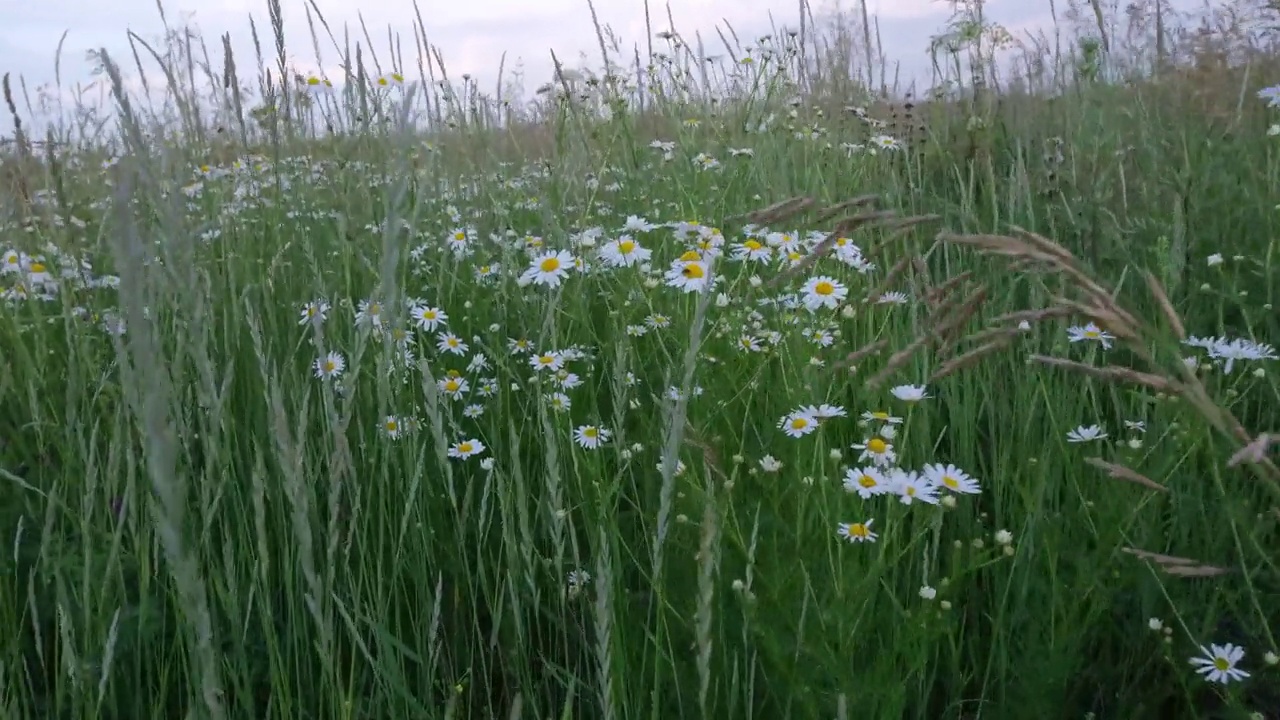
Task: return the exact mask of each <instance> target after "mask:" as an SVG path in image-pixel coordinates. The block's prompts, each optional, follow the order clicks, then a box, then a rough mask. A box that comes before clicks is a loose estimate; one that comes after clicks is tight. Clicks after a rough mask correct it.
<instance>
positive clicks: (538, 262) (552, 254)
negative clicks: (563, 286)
mask: <svg viewBox="0 0 1280 720" xmlns="http://www.w3.org/2000/svg"><path fill="white" fill-rule="evenodd" d="M572 267H574V259H573V255H571V254H570V253H568V252H566V251H564V250H549V251H547V252H544V253H542V254H540V255H537V256H535V257H534V258H533V260H532V261H531V262H530V263H529V269H528V270H525V271H524V274H523V275H521V276H520V280H521V282H522V283H523V284H525V285H528V284H530V283H532V284H534V285H545V286H546V287H549V288H557V287H560V283H561V281H563V280H564V279H565V277H567V276H568V275H569V269H570V268H572Z"/></svg>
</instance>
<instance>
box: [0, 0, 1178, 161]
mask: <svg viewBox="0 0 1280 720" xmlns="http://www.w3.org/2000/svg"><path fill="white" fill-rule="evenodd" d="M827 1H828V2H830V1H832V0H827ZM1193 1H1194V0H1183V2H1185V3H1191V2H1193ZM306 2H307V0H281V5H282V8H283V14H284V17H285V38H286V45H287V46H288V47H289V48H290V57H291V60H292V62H293V63H294V65H295V67H296V68H297V69H299V70H301V71H304V72H307V71H314V70H316V69H320V68H317V66H316V62H315V53H314V51H313V49H312V44H311V39H310V37H309V34H308V30H307V25H306V17H305V7H306ZM868 2H869V5H870V7H871V9H872V11H873V12H874V14H875V15H876V16H877V17H878V18H879V20H880V27H881V34H882V37H883V42H884V46H885V48H886V50H887V51H888V52H889V53H890V55H891V58H890V59H891V60H894V61H898V62H901V63H902V64H903V67H904V69H905V70H906V71H908V74H910V73H911V72H914V73H916V74H917V75H918V76H927V75H926V69H927V67H928V65H927V59H926V54H925V48H926V46H927V44H928V42H929V38H930V36H931V35H933V34H935V33H937V32H938V30H939V29H940V28H941V27H942V26H943V24H944V23H945V21H946V19H947V17H948V15H949V14H950V8H949V5H948V4H947V3H946V2H941V1H939V0H868ZM4 4H5V5H7V6H8V7H6V8H5V9H4V11H3V13H2V18H0V19H2V20H3V25H0V73H4V72H9V73H11V74H12V75H13V76H14V77H15V78H16V77H18V76H21V77H22V78H24V79H25V81H26V83H27V87H28V88H29V89H30V91H31V92H32V94H33V96H34V93H35V88H36V87H37V86H40V85H42V84H46V83H49V84H51V83H52V82H53V80H54V76H55V57H56V52H55V51H56V48H57V47H58V41H59V38H60V37H61V36H62V34H63V33H64V32H65V33H66V40H65V42H64V44H63V53H62V63H61V75H62V85H63V87H64V93H63V94H64V96H67V95H68V94H69V88H71V87H74V86H75V84H76V83H87V82H88V81H89V80H90V79H91V78H90V76H89V70H90V67H91V65H90V63H88V62H87V61H86V60H85V57H84V55H85V51H86V50H89V49H92V48H98V47H105V48H106V49H107V50H108V51H109V52H111V53H113V55H114V56H115V57H116V58H117V59H118V61H120V62H122V63H124V64H125V65H126V66H128V67H132V64H133V63H132V60H131V58H130V57H129V49H128V44H127V42H126V39H125V33H126V31H130V30H131V31H133V32H134V33H137V34H138V35H140V36H142V37H143V38H146V39H153V38H157V37H159V36H160V35H161V33H162V31H163V24H162V22H161V17H160V12H159V11H158V10H157V7H156V4H155V2H154V0H7V1H6V2H5V3H4ZM651 4H652V6H653V11H654V18H653V20H654V31H655V32H657V31H660V30H664V29H667V27H666V26H667V21H666V17H665V11H664V10H663V6H662V4H661V2H660V1H658V0H654V1H653V2H652V3H651ZM670 4H671V13H672V16H673V17H674V19H675V26H676V27H675V29H676V30H677V31H679V32H680V33H682V34H683V35H684V36H686V37H692V36H693V34H694V31H701V32H702V33H703V37H704V38H708V39H709V40H711V39H714V38H715V35H714V29H715V28H716V26H717V25H720V24H721V23H722V22H724V21H726V20H727V21H728V22H729V23H731V24H732V25H733V27H734V28H735V29H736V30H737V32H738V35H739V37H743V38H748V37H754V36H757V35H760V34H764V33H767V32H768V31H769V29H770V27H771V25H778V26H785V27H795V26H796V25H797V24H798V23H797V17H798V16H797V6H798V2H797V1H796V0H670ZM845 4H846V5H848V4H850V3H849V2H848V1H847V0H846V3H845ZM1059 4H1060V5H1061V4H1064V3H1063V2H1060V3H1059ZM315 5H316V6H317V7H319V8H320V11H321V12H322V13H323V14H324V16H325V18H326V19H327V21H328V23H329V25H330V26H331V27H332V28H333V29H334V32H335V35H337V36H338V37H339V40H340V41H341V35H342V30H341V28H342V26H343V25H346V26H347V27H348V28H349V29H350V31H351V33H352V37H353V39H354V38H358V37H361V35H360V16H359V14H358V12H362V13H363V18H364V21H365V23H366V25H367V27H368V28H369V32H370V35H371V36H372V37H373V38H374V42H375V49H376V50H377V52H378V53H379V55H380V57H381V58H382V59H383V61H384V62H385V60H386V37H387V29H388V27H390V28H391V29H392V31H393V32H396V33H398V34H399V35H400V36H401V42H402V44H403V47H404V48H405V52H406V55H408V50H409V48H412V47H413V30H412V24H413V22H414V17H415V15H414V9H413V3H412V0H374V2H371V3H369V4H366V5H364V6H363V7H364V8H365V9H364V10H362V11H358V10H357V8H359V7H360V6H361V3H356V2H351V0H315ZM814 5H815V6H817V7H818V8H819V10H821V8H822V1H821V0H819V2H815V3H814ZM595 6H596V11H597V13H598V15H599V20H600V22H601V24H607V25H610V26H612V28H613V29H614V30H615V31H616V32H617V33H618V34H619V35H620V36H621V37H622V38H623V39H624V41H626V42H627V43H637V44H640V46H641V47H643V46H644V42H645V26H644V3H643V0H596V2H595ZM1049 7H1050V5H1049V0H989V1H988V3H987V13H988V15H989V16H990V17H992V18H993V19H995V20H997V21H999V22H1002V23H1004V24H1005V25H1006V26H1007V27H1009V29H1010V30H1013V31H1015V32H1016V31H1020V30H1025V29H1033V28H1040V27H1047V26H1048V25H1049V17H1050V16H1049ZM164 8H165V13H166V15H167V18H168V21H169V24H170V25H171V26H178V25H181V24H183V23H184V22H186V23H190V24H194V25H196V26H198V27H199V29H200V31H201V32H202V34H203V35H204V37H205V38H206V42H207V43H208V45H209V47H210V54H211V56H212V57H213V60H214V64H215V66H217V67H218V69H219V70H220V69H221V55H222V53H221V43H220V41H219V40H218V38H219V37H220V36H221V35H222V34H223V33H230V34H231V37H232V45H233V48H234V50H235V54H236V58H237V66H238V68H239V72H240V76H241V77H242V78H245V77H252V76H253V74H254V73H253V72H252V71H251V66H252V65H253V64H254V60H253V59H252V58H253V50H252V48H253V45H252V40H251V36H250V31H249V17H250V16H252V17H253V19H254V21H255V22H256V23H257V26H258V32H259V34H260V35H261V36H262V39H263V43H264V45H267V46H270V45H271V44H272V42H273V41H272V40H271V38H270V32H271V31H270V29H269V23H268V22H267V9H266V1H265V0H165V2H164ZM420 8H421V10H422V17H423V20H424V22H425V24H426V28H427V33H428V38H429V40H430V41H431V43H432V44H434V45H436V46H438V47H439V48H440V50H441V52H442V53H443V55H444V58H445V62H446V64H447V67H448V68H449V72H450V75H451V76H452V77H453V78H455V79H456V78H458V77H459V76H460V75H462V74H463V73H471V74H472V75H473V76H474V77H476V78H477V79H478V80H479V81H480V82H482V83H483V85H482V87H485V88H492V87H494V85H495V80H496V78H497V72H498V66H499V61H500V58H501V56H502V53H503V52H504V51H505V52H507V56H508V61H507V62H508V67H511V65H512V64H513V62H514V60H515V59H516V58H519V59H521V60H523V63H524V67H525V70H526V74H527V77H528V81H527V83H526V84H527V86H528V87H529V88H530V89H532V88H533V87H536V86H537V85H538V84H539V83H541V82H542V81H543V80H545V79H547V78H548V77H549V76H550V70H551V59H550V53H549V50H555V52H556V54H557V56H558V57H560V58H562V60H566V61H568V62H569V63H570V64H571V65H577V64H578V56H579V53H582V52H585V53H588V56H589V58H593V59H594V58H598V54H599V50H598V47H597V44H596V39H595V33H594V31H593V30H592V24H591V16H590V13H589V10H588V7H587V0H470V1H462V2H459V1H457V0H453V1H446V2H432V1H431V0H420ZM321 49H322V52H324V53H325V57H324V59H325V68H324V69H327V71H328V72H329V73H330V74H331V76H334V77H340V75H341V73H340V72H337V71H336V63H337V62H338V57H337V53H336V52H334V51H333V50H332V45H331V44H330V43H329V42H328V41H327V40H326V39H322V42H321ZM264 51H266V52H267V54H268V55H269V56H271V57H273V56H274V50H273V49H270V50H268V49H267V48H264ZM247 70H249V72H246V71H247ZM33 101H34V100H33ZM19 104H20V105H21V104H22V100H21V99H20V98H19ZM20 109H21V110H25V108H21V107H20ZM24 114H25V113H24ZM12 129H13V125H12V122H11V120H10V119H9V117H8V113H7V112H2V113H0V136H4V135H8V134H10V133H11V132H12Z"/></svg>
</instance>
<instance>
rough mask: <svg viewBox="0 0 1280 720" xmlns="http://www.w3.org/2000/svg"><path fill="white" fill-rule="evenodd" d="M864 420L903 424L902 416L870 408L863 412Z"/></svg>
mask: <svg viewBox="0 0 1280 720" xmlns="http://www.w3.org/2000/svg"><path fill="white" fill-rule="evenodd" d="M861 417H862V421H863V422H864V423H873V422H876V423H884V424H885V425H901V424H902V418H900V417H895V416H894V415H891V414H890V413H887V412H884V411H883V410H868V411H866V412H864V413H862V416H861Z"/></svg>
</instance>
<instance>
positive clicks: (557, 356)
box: [529, 351, 564, 372]
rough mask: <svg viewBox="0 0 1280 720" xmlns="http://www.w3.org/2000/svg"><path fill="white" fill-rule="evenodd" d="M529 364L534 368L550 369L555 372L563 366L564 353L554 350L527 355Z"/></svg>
mask: <svg viewBox="0 0 1280 720" xmlns="http://www.w3.org/2000/svg"><path fill="white" fill-rule="evenodd" d="M529 365H531V366H532V367H533V369H534V370H550V371H551V372H557V371H559V370H560V368H562V367H564V355H563V354H562V353H558V352H555V351H547V352H542V353H539V354H537V355H530V356H529Z"/></svg>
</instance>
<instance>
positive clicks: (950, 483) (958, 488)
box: [924, 464, 982, 495]
mask: <svg viewBox="0 0 1280 720" xmlns="http://www.w3.org/2000/svg"><path fill="white" fill-rule="evenodd" d="M924 477H925V479H926V480H928V481H929V482H930V483H932V484H933V485H936V486H937V487H939V488H943V489H946V490H950V491H951V492H953V493H956V494H957V495H976V494H978V493H979V492H981V491H982V490H981V488H980V487H979V485H978V481H977V480H975V479H973V477H972V476H970V475H969V473H966V472H965V471H964V470H961V469H960V468H958V467H956V466H955V465H951V464H947V465H940V464H930V465H925V466H924Z"/></svg>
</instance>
